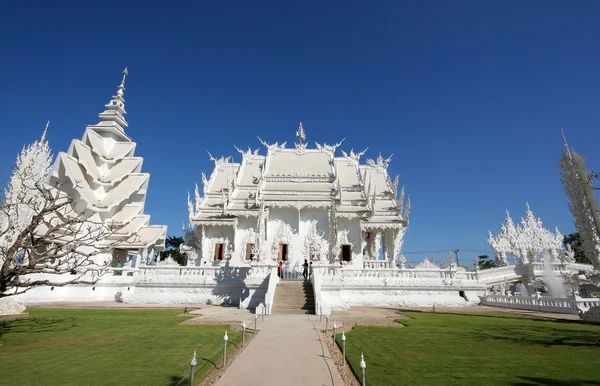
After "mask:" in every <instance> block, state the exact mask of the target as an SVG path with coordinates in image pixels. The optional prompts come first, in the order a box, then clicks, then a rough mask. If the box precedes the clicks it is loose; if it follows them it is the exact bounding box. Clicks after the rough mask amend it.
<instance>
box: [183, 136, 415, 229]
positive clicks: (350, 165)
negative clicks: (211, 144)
mask: <svg viewBox="0 0 600 386" xmlns="http://www.w3.org/2000/svg"><path fill="white" fill-rule="evenodd" d="M297 137H298V139H299V140H300V142H299V143H296V144H295V147H293V148H288V147H286V143H283V144H281V145H280V144H278V143H275V144H268V143H266V142H264V141H262V140H260V141H261V142H262V144H263V145H264V146H265V148H266V149H267V153H266V155H260V154H259V151H258V150H255V151H252V150H250V149H248V150H247V151H243V150H240V149H237V150H238V152H239V153H240V154H241V156H242V160H241V162H240V163H235V162H233V161H232V158H231V157H227V158H225V157H221V158H219V159H215V158H214V157H212V156H211V159H212V160H213V161H214V163H215V168H214V170H213V172H212V173H211V175H210V178H208V179H207V178H206V176H205V175H204V173H203V178H202V180H203V184H204V197H201V196H200V194H199V193H198V189H196V195H195V196H196V203H195V206H194V205H193V203H192V201H191V199H189V200H188V207H189V211H190V213H189V214H190V223H191V224H192V225H197V224H211V225H217V224H234V223H235V222H236V218H237V217H238V216H245V217H248V216H253V217H257V216H259V214H260V211H261V210H262V208H264V207H294V208H298V209H302V208H306V207H317V208H331V205H332V204H333V205H334V210H335V213H336V216H337V217H345V218H360V219H361V220H362V221H361V224H362V225H363V227H366V228H368V227H380V226H382V225H385V226H386V227H402V226H407V224H408V208H409V206H410V201H409V203H408V204H407V206H406V209H405V207H404V204H403V201H404V191H402V194H401V197H400V200H397V194H398V181H397V179H396V181H394V182H392V181H391V180H390V177H389V175H388V172H387V167H388V165H389V162H390V160H391V159H387V160H384V159H383V158H382V157H381V156H380V157H379V158H378V159H377V160H367V163H366V164H362V165H361V164H360V157H361V156H362V155H363V154H364V152H361V153H355V152H354V150H351V151H350V153H349V154H348V153H346V152H344V151H342V155H343V156H342V157H336V156H335V153H336V150H337V148H338V147H339V146H340V145H341V142H340V143H338V144H335V145H333V146H330V145H327V144H323V145H321V144H318V143H317V144H316V148H314V149H309V148H308V145H307V143H306V142H305V141H304V140H305V138H306V137H305V134H304V129H303V128H302V124H300V128H299V129H298V133H297ZM259 139H260V138H259Z"/></svg>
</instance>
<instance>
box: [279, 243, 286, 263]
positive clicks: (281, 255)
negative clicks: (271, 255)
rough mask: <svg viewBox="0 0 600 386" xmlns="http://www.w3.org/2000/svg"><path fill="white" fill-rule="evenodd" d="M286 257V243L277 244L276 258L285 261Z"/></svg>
mask: <svg viewBox="0 0 600 386" xmlns="http://www.w3.org/2000/svg"><path fill="white" fill-rule="evenodd" d="M287 258H288V245H287V244H279V254H278V255H277V260H283V261H286V260H287Z"/></svg>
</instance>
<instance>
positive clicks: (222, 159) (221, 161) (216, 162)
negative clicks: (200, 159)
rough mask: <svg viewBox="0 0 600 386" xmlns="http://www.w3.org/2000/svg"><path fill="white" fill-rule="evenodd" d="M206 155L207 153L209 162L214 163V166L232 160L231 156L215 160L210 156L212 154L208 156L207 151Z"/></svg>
mask: <svg viewBox="0 0 600 386" xmlns="http://www.w3.org/2000/svg"><path fill="white" fill-rule="evenodd" d="M207 153H208V156H209V158H210V160H211V161H213V162H214V163H215V166H216V165H223V164H229V163H231V160H232V157H231V156H227V157H224V156H221V157H220V158H215V157H213V156H212V154H210V152H209V151H207Z"/></svg>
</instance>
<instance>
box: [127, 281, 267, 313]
mask: <svg viewBox="0 0 600 386" xmlns="http://www.w3.org/2000/svg"><path fill="white" fill-rule="evenodd" d="M242 284H243V283H242ZM266 292H267V289H266V288H258V289H248V288H246V287H244V286H243V285H240V286H228V287H218V288H217V287H173V286H169V287H167V286H161V287H145V286H144V287H137V288H136V290H135V291H134V292H133V293H132V294H131V295H129V296H124V297H123V302H124V303H146V304H169V303H170V304H216V305H235V306H239V305H240V301H241V305H242V307H243V308H250V309H254V308H255V307H256V306H257V305H258V304H259V303H261V302H263V301H264V298H265V294H266Z"/></svg>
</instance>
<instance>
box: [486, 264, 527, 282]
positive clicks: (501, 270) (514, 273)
mask: <svg viewBox="0 0 600 386" xmlns="http://www.w3.org/2000/svg"><path fill="white" fill-rule="evenodd" d="M521 276H522V274H521V272H519V271H518V266H516V265H505V266H503V267H496V268H490V269H484V270H480V271H478V277H479V280H481V281H482V282H483V283H485V284H495V283H501V282H503V281H505V280H512V279H515V278H518V277H521Z"/></svg>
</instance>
